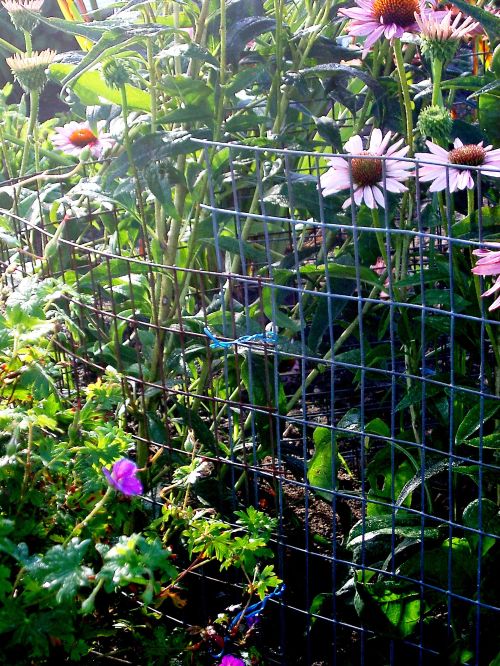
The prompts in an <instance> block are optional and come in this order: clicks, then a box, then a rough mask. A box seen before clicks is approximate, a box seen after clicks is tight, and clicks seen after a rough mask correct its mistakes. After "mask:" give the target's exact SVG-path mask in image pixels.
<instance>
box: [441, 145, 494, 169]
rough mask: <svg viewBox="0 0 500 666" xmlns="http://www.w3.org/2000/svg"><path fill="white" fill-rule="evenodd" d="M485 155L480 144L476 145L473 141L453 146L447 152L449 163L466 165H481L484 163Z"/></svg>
mask: <svg viewBox="0 0 500 666" xmlns="http://www.w3.org/2000/svg"><path fill="white" fill-rule="evenodd" d="M485 157H486V151H485V149H484V148H482V147H481V146H476V145H475V144H474V143H469V144H467V145H466V146H460V148H454V149H453V150H450V152H449V154H448V159H449V160H450V162H451V164H467V166H481V164H483V163H484V158H485Z"/></svg>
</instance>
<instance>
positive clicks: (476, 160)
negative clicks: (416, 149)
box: [415, 138, 500, 192]
mask: <svg viewBox="0 0 500 666" xmlns="http://www.w3.org/2000/svg"><path fill="white" fill-rule="evenodd" d="M426 144H427V147H428V148H429V150H430V151H431V152H430V153H416V154H415V157H416V159H417V160H421V161H422V165H421V166H420V168H419V172H418V174H419V180H421V181H422V182H423V183H426V182H429V181H432V183H431V186H430V187H429V191H430V192H440V191H442V190H446V189H447V187H448V184H449V187H450V192H456V191H457V190H464V189H465V188H467V189H469V190H471V189H472V188H473V187H474V178H473V177H472V172H471V171H470V170H469V169H467V166H471V167H481V166H486V167H491V168H492V169H494V170H493V171H490V170H489V169H488V170H483V169H481V171H480V173H481V175H483V176H490V177H492V178H500V149H497V150H492V148H493V146H483V142H482V141H481V143H478V144H475V143H469V144H466V145H465V146H464V144H463V143H462V142H461V141H460V139H458V138H457V139H455V142H454V144H453V145H454V148H453V150H445V149H444V148H441V146H438V145H437V144H435V143H432V141H426ZM429 162H431V164H428V163H429ZM434 162H436V164H433V163H434ZM443 163H444V164H443ZM447 165H451V166H447Z"/></svg>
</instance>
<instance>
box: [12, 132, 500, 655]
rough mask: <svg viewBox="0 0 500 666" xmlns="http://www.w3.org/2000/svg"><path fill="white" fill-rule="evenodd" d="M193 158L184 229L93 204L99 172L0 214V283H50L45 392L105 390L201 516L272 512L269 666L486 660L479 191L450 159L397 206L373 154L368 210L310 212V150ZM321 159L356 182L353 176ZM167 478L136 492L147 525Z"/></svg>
mask: <svg viewBox="0 0 500 666" xmlns="http://www.w3.org/2000/svg"><path fill="white" fill-rule="evenodd" d="M191 150H192V153H191V156H192V159H193V162H192V164H193V167H192V181H191V182H190V183H186V187H187V188H188V189H189V188H191V189H192V191H196V192H198V200H199V201H201V203H200V204H199V205H198V204H194V203H193V204H192V205H191V207H189V202H188V206H187V208H186V210H185V219H184V220H180V219H177V218H176V214H175V211H174V210H173V209H171V208H169V205H170V203H171V201H170V200H169V198H168V196H165V197H164V199H163V202H162V204H163V207H164V209H165V210H167V211H168V212H169V214H171V219H170V226H169V227H168V228H165V229H164V230H163V231H164V236H163V237H162V236H161V235H159V234H154V233H152V232H151V229H150V227H148V224H147V219H148V215H150V214H154V213H153V207H152V203H151V201H150V200H149V199H148V196H147V192H145V188H146V186H145V183H140V185H141V186H142V187H143V188H144V191H143V194H144V196H142V198H140V201H141V202H142V203H141V205H139V206H135V205H134V203H133V193H131V192H130V191H123V192H121V193H119V195H117V194H116V191H115V194H114V196H110V195H108V194H106V193H104V192H103V191H102V190H101V189H98V188H97V187H95V181H94V180H93V171H92V170H93V169H94V168H95V166H94V165H88V166H87V169H88V173H87V177H86V178H84V179H83V180H82V181H81V182H80V183H79V184H78V185H77V186H74V185H73V184H72V182H71V180H67V179H66V180H65V179H62V180H59V181H57V182H54V183H53V184H52V185H51V186H50V187H49V188H47V187H44V188H41V187H39V188H38V189H37V188H36V187H34V186H35V185H36V183H31V184H30V187H31V188H32V192H31V194H30V197H31V198H30V200H29V211H28V209H27V208H26V206H27V204H26V203H25V202H26V197H23V202H24V203H23V205H22V206H21V205H17V206H16V204H15V201H14V205H13V207H12V210H14V212H7V211H3V212H2V217H3V225H4V226H5V228H7V229H9V230H10V232H11V233H12V234H13V236H15V238H16V240H15V242H14V241H12V242H7V241H5V239H4V242H3V243H2V247H1V255H0V259H1V261H2V266H3V279H4V281H5V282H6V283H8V284H9V286H10V288H11V289H12V288H15V289H20V288H21V289H22V285H23V282H22V278H23V277H26V276H28V277H30V276H31V277H33V276H34V277H35V278H37V277H42V276H43V277H52V278H56V279H57V280H59V281H60V283H61V296H60V299H59V301H58V308H59V316H60V323H59V326H58V332H57V335H56V337H55V338H54V341H53V342H54V350H55V353H56V354H57V355H58V356H59V358H60V360H61V364H62V367H63V372H62V374H61V377H60V381H61V387H62V388H63V389H64V390H65V391H66V392H67V393H68V395H71V396H73V397H74V398H75V400H76V401H77V400H78V394H79V392H80V391H81V388H82V387H83V386H85V385H86V384H88V383H89V382H95V381H97V380H98V379H99V378H102V377H105V376H109V374H110V373H117V374H116V376H118V377H119V379H120V382H121V387H122V394H123V411H122V415H123V418H124V419H125V420H126V422H127V425H128V429H129V431H130V432H131V433H133V435H134V437H135V440H136V442H137V457H138V460H139V461H142V463H144V462H145V461H147V458H148V455H150V454H151V452H153V451H155V450H156V449H157V448H159V447H160V448H163V449H165V450H166V451H167V452H168V454H169V456H170V457H171V458H170V459H171V461H172V465H179V464H186V463H187V462H189V461H192V460H193V457H194V456H197V457H198V458H199V459H200V466H199V467H198V472H197V474H198V481H199V483H197V485H196V488H197V490H196V493H197V496H198V498H201V500H202V501H204V502H206V503H207V504H210V505H212V506H214V507H216V508H217V509H219V510H221V511H223V512H224V513H225V514H226V515H231V512H232V511H234V510H235V509H236V508H237V507H239V506H241V505H242V504H244V505H248V504H253V505H254V506H256V507H259V508H260V509H261V510H263V511H266V512H269V513H270V514H272V515H273V516H276V517H277V518H278V528H277V531H276V534H275V536H274V539H273V547H274V548H275V551H276V555H277V562H278V571H279V575H280V577H281V578H282V579H283V580H284V581H285V583H286V585H287V590H286V593H285V594H284V595H283V596H282V597H280V598H276V599H273V600H271V601H270V604H269V606H271V605H272V606H273V608H274V610H273V611H272V622H271V623H270V625H269V627H268V629H266V633H265V636H264V642H265V644H266V646H267V651H268V654H267V658H268V660H269V663H282V664H295V663H297V664H302V663H304V664H337V663H342V664H349V663H352V664H355V663H360V664H366V663H369V662H370V663H371V662H374V663H380V664H387V663H390V664H398V663H401V660H402V659H407V660H408V662H409V663H426V664H430V663H438V662H439V663H442V660H443V658H447V659H449V660H450V662H451V661H453V659H455V660H457V659H458V660H459V661H458V662H456V663H470V664H487V663H488V664H489V663H490V662H492V661H493V659H494V657H495V654H496V650H495V649H494V646H493V644H492V636H493V635H494V633H495V626H497V623H498V610H499V608H498V598H499V597H498V582H497V577H496V576H495V562H497V561H498V560H497V554H498V550H497V549H498V541H497V539H498V534H499V531H500V530H499V523H498V514H497V488H498V466H497V463H498V459H497V455H496V449H497V448H498V443H499V434H498V420H497V417H498V413H499V409H500V396H499V393H500V363H499V345H498V341H499V328H498V324H499V321H498V317H497V315H496V313H495V312H494V311H489V310H488V305H490V304H491V302H490V301H489V300H488V298H481V294H482V293H483V292H484V291H485V290H486V285H485V284H483V282H484V278H483V277H481V276H477V275H473V274H472V273H471V269H472V267H473V266H474V260H473V255H472V253H473V252H474V251H476V250H479V249H481V248H488V247H489V248H492V247H494V245H493V246H492V245H491V243H492V242H493V241H494V240H495V238H497V237H498V233H499V225H500V217H499V212H498V211H499V207H498V205H497V202H496V197H497V195H495V191H494V189H493V188H492V187H491V181H489V180H488V176H483V175H482V173H481V168H479V167H469V171H468V173H470V174H471V176H470V177H471V178H472V179H473V185H474V187H473V189H470V190H467V192H468V194H466V191H465V190H457V189H456V187H453V173H450V172H451V169H450V165H449V164H448V165H447V166H443V173H444V176H443V177H444V178H445V181H446V185H447V187H445V188H444V190H443V191H442V192H438V193H432V192H429V191H428V188H427V187H426V186H424V185H423V184H421V182H420V179H419V171H420V169H422V167H423V166H425V165H424V163H423V162H418V161H416V162H415V161H414V160H404V159H403V161H407V162H408V163H409V164H411V165H413V167H414V168H415V171H416V178H415V180H414V181H413V185H412V186H411V188H410V190H409V192H407V193H404V194H402V195H401V194H397V193H396V194H395V193H393V192H392V191H389V189H388V187H387V180H388V178H389V177H390V174H389V173H388V171H389V166H390V162H391V158H390V157H387V158H382V157H374V156H370V155H364V156H363V160H362V162H363V164H362V165H361V166H363V165H364V164H365V162H366V163H370V162H373V164H375V168H376V170H378V169H379V170H380V173H379V180H380V181H381V188H380V191H381V193H382V194H381V196H382V201H381V202H379V203H380V207H374V208H373V209H370V208H369V207H367V206H363V207H361V208H360V207H358V206H352V207H343V204H344V201H345V200H346V199H347V198H348V197H349V194H350V196H351V197H355V194H356V192H355V187H356V185H355V183H354V182H353V180H352V176H351V179H350V183H349V185H350V187H349V189H350V193H349V189H346V192H344V193H340V194H338V193H336V194H334V195H333V196H323V195H322V181H321V176H322V174H323V173H324V172H325V165H326V162H325V157H330V156H326V155H325V154H320V153H316V152H310V153H309V152H303V151H294V150H288V149H286V150H285V149H283V150H279V149H270V148H268V147H266V146H246V145H245V146H243V145H236V144H224V143H213V142H208V141H203V140H197V139H192V147H191ZM337 157H342V158H343V159H346V160H347V162H348V164H349V168H350V172H351V173H352V170H353V168H354V167H355V165H353V161H354V159H356V158H350V157H346V156H345V155H344V156H337ZM357 159H359V158H357ZM399 159H401V158H399ZM108 167H109V165H105V167H104V168H108ZM358 167H359V164H358ZM111 168H113V167H111ZM152 169H153V170H155V173H156V175H157V179H158V183H159V187H160V189H161V187H162V182H163V181H162V180H161V178H162V177H163V176H164V174H163V173H162V170H161V165H160V166H158V165H156V166H154V165H153V167H152ZM492 171H494V170H493V169H489V173H490V175H491V172H492ZM145 181H147V182H148V187H149V189H151V190H154V189H155V187H154V185H152V184H151V182H152V181H151V180H150V179H149V176H148V178H145ZM424 187H425V189H424ZM16 188H19V185H16V184H10V185H9V184H6V188H4V189H5V191H6V192H7V191H8V192H9V196H11V197H12V198H13V199H14V200H15V199H16V196H17V194H16V193H17V190H16ZM323 189H324V188H323ZM454 189H455V190H456V191H455V192H453V191H452V190H454ZM165 190H166V191H168V190H167V188H165ZM139 191H141V189H140V188H139ZM365 201H366V202H367V203H369V202H368V200H367V199H366V198H365ZM382 203H383V206H382V205H381V204H382ZM23 206H24V208H23ZM61 211H62V212H61ZM61 219H62V222H60V223H59V224H57V222H58V220H61ZM175 225H180V226H182V234H181V235H180V237H179V238H180V241H179V244H178V246H177V247H176V248H175V252H174V254H173V255H171V261H170V262H169V261H166V260H165V256H166V255H165V249H166V251H167V253H168V247H169V245H168V239H169V237H171V235H172V228H173V227H175ZM170 482H171V478H169V476H168V473H166V476H162V477H160V478H153V477H152V478H151V491H150V494H149V496H148V498H146V499H147V501H149V502H151V503H152V505H153V508H155V507H159V506H160V505H161V504H162V501H163V499H162V494H161V493H162V488H164V487H165V486H168V484H169V483H170ZM199 576H200V578H202V579H203V583H202V585H208V586H210V585H212V584H215V583H214V581H213V580H212V578H217V579H218V580H219V585H221V586H222V587H224V586H226V585H229V584H230V581H228V580H224V579H222V578H221V576H220V574H219V575H218V576H214V577H211V576H210V575H204V574H199ZM203 589H205V588H203ZM207 612H210V609H209V611H207ZM211 612H214V611H213V609H211ZM192 619H193V618H189V617H187V616H183V615H182V613H181V612H179V615H178V617H177V620H180V621H183V622H188V621H191V620H192ZM460 660H461V661H460ZM454 663H455V662H454Z"/></svg>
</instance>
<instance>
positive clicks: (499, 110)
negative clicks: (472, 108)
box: [479, 92, 500, 147]
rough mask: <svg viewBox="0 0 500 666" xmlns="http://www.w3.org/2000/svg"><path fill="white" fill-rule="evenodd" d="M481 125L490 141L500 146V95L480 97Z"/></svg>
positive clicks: (492, 94)
mask: <svg viewBox="0 0 500 666" xmlns="http://www.w3.org/2000/svg"><path fill="white" fill-rule="evenodd" d="M479 125H480V127H481V129H482V130H483V131H484V132H485V134H486V136H487V137H488V140H489V141H491V143H492V144H493V145H494V146H495V147H498V146H499V145H500V94H499V93H498V92H497V93H483V94H482V95H480V97H479Z"/></svg>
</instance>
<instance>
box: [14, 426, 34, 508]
mask: <svg viewBox="0 0 500 666" xmlns="http://www.w3.org/2000/svg"><path fill="white" fill-rule="evenodd" d="M32 450H33V422H32V421H31V420H30V421H29V422H28V445H27V446H26V462H25V464H24V477H23V485H22V487H21V494H20V496H19V505H18V513H19V511H20V510H21V508H22V505H23V502H24V497H25V495H26V491H27V490H28V485H29V480H30V475H31V452H32Z"/></svg>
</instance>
